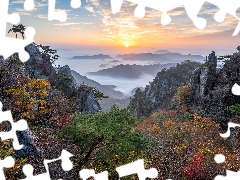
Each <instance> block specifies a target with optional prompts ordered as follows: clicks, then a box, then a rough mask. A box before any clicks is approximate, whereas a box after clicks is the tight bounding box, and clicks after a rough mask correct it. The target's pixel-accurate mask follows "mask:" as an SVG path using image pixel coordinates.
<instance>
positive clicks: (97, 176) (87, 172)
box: [79, 169, 108, 180]
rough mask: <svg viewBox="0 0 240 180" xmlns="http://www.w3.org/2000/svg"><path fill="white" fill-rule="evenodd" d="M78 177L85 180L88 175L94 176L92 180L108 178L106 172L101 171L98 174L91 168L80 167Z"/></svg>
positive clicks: (106, 179) (105, 179)
mask: <svg viewBox="0 0 240 180" xmlns="http://www.w3.org/2000/svg"><path fill="white" fill-rule="evenodd" d="M79 175H80V178H82V179H83V180H87V179H88V178H90V177H94V180H108V172H107V171H103V172H101V173H99V174H95V171H94V170H93V169H82V170H81V171H80V172H79Z"/></svg>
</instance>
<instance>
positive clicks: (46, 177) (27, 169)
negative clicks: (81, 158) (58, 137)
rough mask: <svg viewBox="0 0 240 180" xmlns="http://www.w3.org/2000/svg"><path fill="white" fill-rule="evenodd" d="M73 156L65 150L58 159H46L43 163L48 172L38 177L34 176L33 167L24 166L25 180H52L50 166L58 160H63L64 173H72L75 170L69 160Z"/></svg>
mask: <svg viewBox="0 0 240 180" xmlns="http://www.w3.org/2000/svg"><path fill="white" fill-rule="evenodd" d="M72 156H74V155H73V154H71V153H69V152H68V151H66V150H64V149H63V150H62V153H61V155H60V156H59V157H58V158H57V159H51V160H47V159H45V160H44V162H43V163H44V166H45V169H46V172H45V173H42V174H39V175H36V176H34V175H33V167H32V165H30V164H26V165H24V166H23V172H24V174H25V175H26V176H27V177H26V178H25V179H24V180H33V179H34V180H43V179H44V180H50V173H49V168H48V164H49V163H52V162H54V161H58V160H62V169H63V170H64V171H70V170H71V169H72V168H73V164H72V161H71V160H70V159H69V158H70V157H72Z"/></svg>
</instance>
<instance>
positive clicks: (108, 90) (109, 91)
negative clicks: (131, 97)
mask: <svg viewBox="0 0 240 180" xmlns="http://www.w3.org/2000/svg"><path fill="white" fill-rule="evenodd" d="M71 74H72V76H73V77H74V79H75V80H76V83H78V84H82V83H83V82H84V84H87V85H89V86H92V87H95V88H97V89H98V90H99V91H100V92H102V93H103V94H104V95H106V96H108V97H110V98H116V99H120V98H122V97H123V93H122V92H120V91H116V90H114V88H116V86H115V85H101V84H100V83H98V82H96V81H94V80H91V79H88V78H87V77H86V76H82V75H80V74H79V73H77V72H76V71H74V70H71Z"/></svg>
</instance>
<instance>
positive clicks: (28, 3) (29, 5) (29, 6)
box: [24, 0, 34, 11]
mask: <svg viewBox="0 0 240 180" xmlns="http://www.w3.org/2000/svg"><path fill="white" fill-rule="evenodd" d="M24 9H25V10H27V11H31V10H33V9H34V0H25V2H24Z"/></svg>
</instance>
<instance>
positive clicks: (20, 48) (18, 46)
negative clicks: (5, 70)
mask: <svg viewBox="0 0 240 180" xmlns="http://www.w3.org/2000/svg"><path fill="white" fill-rule="evenodd" d="M8 6H9V0H1V1H0V16H1V17H5V18H0V27H1V28H0V41H1V42H3V43H1V44H0V54H1V55H3V57H4V58H7V57H9V56H11V55H12V54H14V53H15V52H18V53H19V57H20V60H21V61H22V62H25V61H27V60H28V59H29V54H28V53H27V52H26V51H25V49H24V47H25V46H27V45H28V44H30V43H32V42H33V36H34V35H35V30H34V29H33V28H32V27H28V28H27V29H26V30H25V33H26V37H27V38H26V39H25V40H21V39H15V38H10V37H6V28H7V23H8V22H9V23H11V24H18V23H19V22H20V16H19V14H16V13H13V14H10V15H9V14H8Z"/></svg>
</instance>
